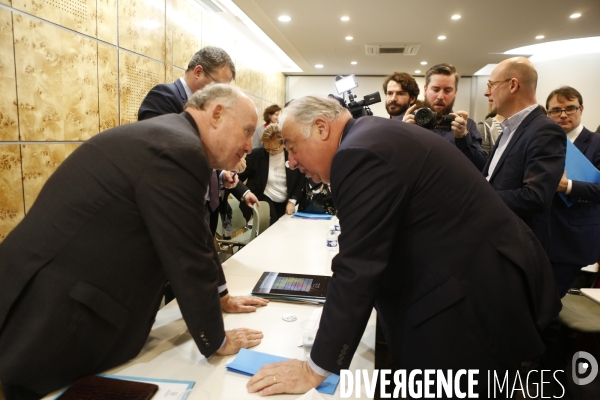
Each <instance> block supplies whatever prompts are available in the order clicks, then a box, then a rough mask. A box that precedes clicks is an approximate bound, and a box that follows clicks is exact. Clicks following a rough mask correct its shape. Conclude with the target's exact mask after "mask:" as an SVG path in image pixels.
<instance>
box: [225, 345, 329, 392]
mask: <svg viewBox="0 0 600 400" xmlns="http://www.w3.org/2000/svg"><path fill="white" fill-rule="evenodd" d="M285 360H288V358H285V357H279V356H274V355H272V354H266V353H261V352H259V351H254V350H248V349H241V350H240V352H239V353H238V355H237V356H236V357H235V359H234V360H233V361H232V362H231V363H230V364H229V365H227V369H228V370H229V371H232V372H237V373H239V374H244V375H249V376H252V375H254V374H256V373H257V372H258V371H259V370H260V369H261V368H262V366H263V365H265V364H271V363H275V362H279V361H285ZM339 382H340V376H339V375H335V374H331V375H329V377H328V378H327V379H325V381H323V383H321V385H319V387H318V388H317V390H318V391H319V392H321V393H326V394H333V393H334V392H335V388H336V387H337V385H338V383H339Z"/></svg>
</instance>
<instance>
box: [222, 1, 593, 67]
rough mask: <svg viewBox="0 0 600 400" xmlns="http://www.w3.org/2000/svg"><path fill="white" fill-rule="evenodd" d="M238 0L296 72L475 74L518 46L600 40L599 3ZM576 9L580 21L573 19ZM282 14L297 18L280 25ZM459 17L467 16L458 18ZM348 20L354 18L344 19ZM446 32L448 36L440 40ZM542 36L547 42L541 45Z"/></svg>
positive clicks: (543, 40)
mask: <svg viewBox="0 0 600 400" xmlns="http://www.w3.org/2000/svg"><path fill="white" fill-rule="evenodd" d="M233 1H234V3H235V4H236V5H237V6H238V7H239V8H240V9H242V10H243V11H244V12H245V13H246V14H247V15H248V16H249V17H250V18H251V19H252V20H253V21H254V22H255V23H256V24H257V25H258V26H259V27H260V28H261V29H262V30H263V31H264V32H265V33H266V34H267V35H268V36H269V37H270V38H271V39H272V40H273V41H274V42H275V43H276V44H277V45H278V46H279V47H280V48H281V49H282V50H283V51H284V52H285V53H287V55H288V56H289V57H290V58H291V59H292V60H293V61H294V62H295V63H296V64H297V65H298V66H299V67H300V68H301V69H302V70H303V72H302V73H293V74H292V75H338V74H342V75H345V74H350V73H353V74H356V75H388V74H390V73H391V72H393V71H403V72H409V73H411V74H413V75H424V73H425V71H426V70H427V68H428V67H430V66H432V65H435V64H438V63H442V62H448V63H451V64H454V65H455V66H456V68H457V70H458V72H459V73H460V74H461V75H464V76H469V75H472V74H473V73H475V72H476V71H478V70H479V69H480V68H482V67H484V66H485V65H486V64H495V63H497V62H499V61H501V60H503V59H505V58H508V57H509V56H507V55H504V54H502V53H503V52H505V51H507V50H510V49H513V48H517V47H521V46H526V45H530V44H535V43H539V42H549V41H556V40H563V39H573V38H582V37H590V36H600V0H572V1H564V0H560V1H559V0H497V1H493V0H460V1H455V2H450V1H441V0H412V1H405V0H362V1H358V0H345V1H342V0H294V1H291V0H233ZM576 12H577V13H581V17H580V18H578V19H570V18H569V16H570V15H571V14H573V13H576ZM284 14H285V15H289V16H290V17H291V18H292V20H291V21H290V22H280V21H278V20H277V18H278V17H279V16H280V15H284ZM454 14H460V15H461V16H462V18H461V19H459V20H452V19H451V16H452V15H454ZM344 15H346V16H349V17H350V21H348V22H342V21H341V20H340V17H342V16H344ZM440 35H445V36H446V37H447V39H446V40H444V41H440V40H438V39H437V37H438V36H440ZM537 35H544V36H545V38H544V39H542V40H536V39H535V36H537ZM346 36H352V37H354V39H353V40H352V41H346V40H345V39H344V38H345V37H346ZM367 43H369V44H370V43H418V44H420V45H421V47H420V50H419V52H418V53H417V54H416V55H415V56H404V55H379V56H367V55H366V54H365V44H367ZM351 61H357V62H358V64H357V65H350V62H351ZM421 61H427V63H428V64H427V65H425V66H423V65H421V64H420V63H421ZM315 64H323V65H324V68H322V69H317V68H315V67H314V66H315ZM417 69H419V70H421V71H422V73H421V74H416V73H415V70H417Z"/></svg>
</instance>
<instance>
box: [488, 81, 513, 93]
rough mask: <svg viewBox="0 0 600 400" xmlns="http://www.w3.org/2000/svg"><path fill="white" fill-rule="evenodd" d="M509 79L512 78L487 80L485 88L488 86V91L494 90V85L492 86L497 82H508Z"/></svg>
mask: <svg viewBox="0 0 600 400" xmlns="http://www.w3.org/2000/svg"><path fill="white" fill-rule="evenodd" d="M511 79H512V78H508V79H505V80H503V81H488V82H487V88H488V90H489V91H492V90H494V89H493V87H494V86H496V85H498V84H500V83H503V82H508V81H510V80H511Z"/></svg>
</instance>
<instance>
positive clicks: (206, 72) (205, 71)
mask: <svg viewBox="0 0 600 400" xmlns="http://www.w3.org/2000/svg"><path fill="white" fill-rule="evenodd" d="M202 71H204V73H205V74H206V75H208V77H209V78H210V79H212V80H213V82H215V83H223V82H219V81H218V80H216V79H215V78H213V77H212V75H211V74H209V73H208V71H207V70H206V68H204V65H202Z"/></svg>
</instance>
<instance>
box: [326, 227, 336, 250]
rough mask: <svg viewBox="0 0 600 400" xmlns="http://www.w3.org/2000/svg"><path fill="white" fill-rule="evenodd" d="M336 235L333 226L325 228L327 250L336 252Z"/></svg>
mask: <svg viewBox="0 0 600 400" xmlns="http://www.w3.org/2000/svg"><path fill="white" fill-rule="evenodd" d="M338 234H339V232H337V231H336V230H335V227H334V226H333V225H332V226H330V227H329V228H327V250H329V251H337V250H338Z"/></svg>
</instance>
